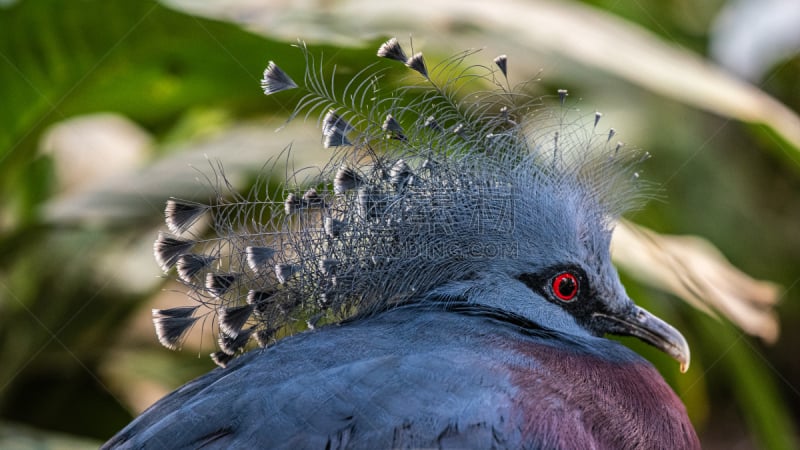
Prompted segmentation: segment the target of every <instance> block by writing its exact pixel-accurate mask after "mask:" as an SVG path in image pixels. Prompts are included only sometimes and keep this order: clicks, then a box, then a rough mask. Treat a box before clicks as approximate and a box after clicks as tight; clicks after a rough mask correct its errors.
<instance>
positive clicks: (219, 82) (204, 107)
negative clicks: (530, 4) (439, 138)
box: [0, 0, 800, 449]
mask: <svg viewBox="0 0 800 450" xmlns="http://www.w3.org/2000/svg"><path fill="white" fill-rule="evenodd" d="M586 3H591V4H593V5H595V6H598V7H601V8H604V9H607V10H609V11H611V12H612V13H614V14H617V15H619V16H620V17H624V18H626V19H628V20H631V21H635V22H638V23H640V24H642V25H643V26H645V27H652V28H653V30H654V31H655V33H657V34H661V35H662V36H664V37H665V38H669V40H670V41H674V42H678V43H680V44H682V45H684V46H686V47H688V48H691V49H693V50H694V51H696V52H698V53H703V52H704V51H705V47H706V45H707V40H708V34H707V33H708V32H707V30H708V27H709V23H710V20H711V18H713V16H714V15H715V13H716V12H717V11H718V9H719V7H720V6H721V5H722V4H723V2H721V1H709V2H700V3H698V4H695V3H694V2H686V1H684V2H669V3H664V2H659V1H655V0H652V1H639V2H632V3H631V4H628V3H624V2H615V1H599V0H598V1H591V2H586ZM689 10H691V13H688V12H687V11H689ZM653 17H658V24H659V26H653V25H654V24H655V21H654V20H653ZM665 24H668V25H667V26H665ZM0 36H2V39H0V92H1V93H2V94H1V95H0V98H2V104H3V107H2V108H0V124H2V133H0V255H2V258H0V359H1V360H2V362H1V363H0V420H2V421H3V422H22V423H25V424H27V425H30V426H33V427H37V428H40V429H45V430H53V431H60V432H65V433H70V434H73V435H79V436H85V437H90V438H94V439H98V440H103V439H105V438H108V437H109V436H110V435H111V434H113V433H114V432H115V431H117V430H118V429H120V428H121V427H122V426H124V424H125V423H127V421H129V420H130V419H131V412H130V410H129V407H130V405H128V404H127V403H126V402H125V400H124V399H125V397H124V396H123V395H121V394H120V390H119V389H120V387H119V386H120V385H123V386H124V384H125V382H126V381H129V380H132V379H134V378H136V377H139V378H148V379H155V380H158V382H159V383H161V384H163V385H167V386H169V387H175V386H177V385H179V384H181V382H183V381H186V380H188V379H190V378H191V377H193V376H196V375H198V374H200V373H202V372H204V371H206V370H208V369H209V368H210V367H211V363H210V362H209V361H207V359H206V358H205V357H203V358H201V359H197V357H196V356H197V355H196V354H192V353H191V352H188V353H186V352H184V353H175V354H172V353H166V351H165V350H164V351H162V350H153V349H154V348H155V346H156V345H157V342H156V340H155V337H154V336H152V335H150V334H145V335H144V337H143V338H141V339H140V340H137V339H134V340H132V341H130V342H124V343H123V344H124V345H123V347H125V348H126V350H128V353H124V355H125V357H124V358H123V359H113V358H114V357H117V356H118V352H119V348H120V342H119V340H120V336H126V337H127V336H130V335H128V334H124V333H125V330H126V329H127V328H129V326H130V323H131V322H132V321H134V320H135V319H133V316H134V315H137V314H139V315H141V314H143V313H144V314H145V315H146V314H147V311H146V308H145V310H144V312H143V310H142V306H143V305H147V304H148V302H149V301H150V299H151V298H152V297H153V296H154V295H155V294H156V293H157V292H158V291H159V287H160V285H159V283H152V284H151V285H146V286H144V287H143V288H142V289H132V288H130V286H126V285H125V283H123V282H122V281H123V280H124V279H125V278H127V277H129V276H131V274H129V273H126V272H125V271H124V270H123V269H119V270H118V271H115V270H114V267H113V266H112V267H111V268H110V269H109V267H107V266H108V255H109V254H113V253H116V254H122V255H125V254H126V252H130V251H132V249H133V248H136V247H137V246H141V243H142V242H151V241H152V239H153V238H154V229H155V227H156V226H157V225H158V223H159V222H160V220H161V208H162V205H163V201H164V199H166V197H168V196H169V195H170V194H171V193H170V192H164V193H163V196H160V197H157V198H139V197H140V196H137V193H136V192H132V193H131V198H130V199H128V201H129V203H126V204H124V205H122V206H123V207H126V208H129V209H131V210H135V211H136V213H135V214H131V215H130V216H129V217H132V219H131V218H129V219H128V220H125V221H122V222H121V221H107V222H100V223H94V222H81V221H64V222H59V221H53V220H49V219H48V218H47V217H46V215H45V214H44V213H43V211H44V208H45V206H46V205H47V204H48V203H50V202H52V201H54V199H56V198H57V196H58V195H59V194H60V192H59V191H58V188H57V186H58V184H57V180H55V179H54V176H55V170H54V167H53V166H54V161H53V159H52V158H51V157H50V156H48V155H46V154H43V153H42V152H41V151H40V145H41V144H40V142H41V139H42V136H43V133H44V132H45V130H47V129H48V127H49V126H51V125H53V124H54V123H58V122H60V121H63V120H65V119H68V118H70V117H74V116H77V115H83V114H89V113H95V112H105V111H112V112H115V113H118V114H121V115H123V116H125V117H127V118H129V119H131V120H132V121H134V122H135V123H136V124H138V125H139V126H141V127H142V128H143V129H144V130H146V131H147V132H149V133H150V134H151V135H152V136H154V138H155V143H156V144H155V145H154V147H153V149H152V150H151V153H150V154H148V155H147V157H148V161H149V162H150V163H155V162H158V161H159V160H162V159H163V158H165V157H166V156H168V155H169V153H170V152H171V151H173V149H175V148H176V144H180V143H184V144H185V143H186V142H187V141H188V142H191V141H192V139H196V138H197V137H198V136H204V135H205V134H208V133H212V131H209V130H224V129H226V128H227V127H229V126H231V125H233V124H236V123H240V122H242V121H252V120H260V116H264V115H270V114H273V115H276V116H280V117H286V116H287V115H288V113H289V112H290V110H291V109H290V108H289V109H287V108H286V107H285V106H284V105H285V104H291V103H292V101H296V100H297V98H296V97H292V96H291V94H288V93H287V95H285V96H284V97H282V98H279V99H278V100H275V99H271V98H270V99H265V98H264V97H263V96H261V95H259V90H258V80H259V78H260V76H261V72H262V71H263V69H264V67H265V66H266V63H267V60H268V59H273V60H276V61H280V64H281V66H282V68H283V69H285V70H286V71H287V72H288V73H290V74H300V73H302V70H303V66H304V62H303V61H302V58H300V53H299V52H298V51H297V50H296V49H293V48H291V46H290V44H292V42H283V41H281V40H272V39H268V38H264V37H260V36H257V35H255V34H252V33H249V32H247V31H244V30H243V29H241V28H240V27H238V26H237V25H234V24H230V23H224V22H220V21H214V20H208V19H204V18H200V17H196V16H191V15H188V14H185V13H181V12H177V11H175V10H172V9H169V8H167V7H165V6H163V5H161V4H159V3H156V2H152V1H88V0H84V1H76V2H59V1H55V0H42V1H20V2H17V3H11V4H10V5H6V6H0ZM378 42H380V39H377V40H375V41H374V42H372V43H370V44H369V45H365V46H364V47H359V48H341V47H333V46H329V47H325V48H318V47H315V51H318V52H324V53H325V54H326V56H329V55H335V58H334V57H333V56H331V58H332V59H335V62H336V64H337V66H338V73H339V74H340V76H346V75H347V74H348V73H350V74H352V73H353V71H355V70H358V68H360V67H363V66H364V65H366V64H367V63H368V62H371V61H373V58H374V49H375V48H376V47H377V43H378ZM456 50H458V49H457V48H453V49H452V51H456ZM798 79H800V65H799V64H797V60H794V61H791V62H789V63H787V64H785V65H783V66H781V68H780V70H779V69H777V68H776V69H775V71H774V76H770V77H769V78H768V82H767V83H765V86H766V88H767V89H768V90H769V91H770V92H771V93H772V94H773V95H775V96H777V97H778V98H779V99H782V100H783V101H784V103H786V104H788V105H789V106H794V107H795V108H797V106H798V104H800V101H799V100H798V92H800V91H798V90H797V86H798V85H797V81H796V80H798ZM338 85H339V86H340V87H341V86H343V85H344V83H339V84H338ZM602 89H603V90H604V92H603V95H604V96H608V95H609V92H608V90H614V89H616V90H617V91H618V92H617V94H618V95H621V96H626V97H629V98H631V102H630V103H631V104H635V105H636V108H637V111H636V114H640V116H641V118H640V123H642V124H644V125H643V126H644V127H645V129H643V130H640V132H639V133H638V134H637V136H644V137H645V141H644V142H636V144H637V145H638V146H640V147H643V148H646V149H647V150H649V151H650V153H652V154H654V155H655V156H656V158H655V162H654V163H653V164H650V165H648V166H647V169H648V170H647V173H646V174H645V176H646V177H647V178H649V179H651V180H653V181H654V182H655V183H657V184H658V185H659V186H660V188H659V189H660V192H659V193H660V194H663V195H664V196H666V198H667V200H666V201H654V202H651V203H650V204H649V205H648V206H647V207H646V208H644V210H642V211H640V212H638V213H636V214H635V215H634V216H633V219H634V220H635V221H636V222H638V223H641V224H644V225H647V226H649V227H651V228H653V229H654V230H657V231H660V232H667V233H692V234H698V235H701V236H704V237H706V238H708V239H709V240H711V241H712V242H714V243H715V244H716V245H717V246H719V247H720V248H721V249H722V250H723V252H724V253H725V254H726V256H728V257H729V258H730V259H731V260H732V262H733V263H734V264H735V265H737V266H738V267H740V268H742V269H743V270H745V271H746V272H747V273H749V274H752V275H754V276H756V277H758V278H765V279H770V280H775V281H777V282H779V283H781V284H782V285H783V286H785V288H786V291H785V295H784V296H783V298H782V299H781V304H780V306H779V313H780V315H781V321H782V332H783V335H782V337H781V340H780V341H779V342H778V343H777V345H775V346H772V347H764V346H762V344H760V343H759V342H757V341H755V340H753V339H752V338H750V337H747V336H743V335H742V333H741V332H740V331H738V330H737V329H735V328H734V327H732V326H731V325H730V324H728V323H725V322H724V321H717V320H714V319H710V318H708V317H706V316H704V315H703V314H702V313H699V312H697V311H695V310H692V309H691V308H689V307H688V306H686V305H680V304H677V303H676V302H675V301H673V300H674V299H668V298H664V295H663V294H660V293H658V292H655V291H653V290H651V289H649V288H647V287H644V286H637V285H636V284H635V283H633V282H628V283H626V285H627V286H630V287H629V292H630V293H631V295H632V296H633V297H634V298H636V299H637V300H638V299H641V300H642V303H644V304H645V306H646V307H648V308H649V309H651V310H653V312H654V313H656V314H657V315H659V316H661V317H664V318H665V319H666V320H667V321H668V322H671V323H673V324H675V325H676V326H677V327H678V328H680V329H681V330H683V331H685V334H686V336H687V338H688V340H689V342H690V343H691V344H692V348H693V352H694V361H693V366H694V368H693V369H692V371H690V372H689V373H688V374H687V375H679V374H677V368H675V367H674V363H672V362H671V361H667V360H666V359H665V357H664V356H663V355H661V354H659V353H658V352H655V351H653V350H652V349H650V348H648V347H646V346H643V345H641V344H640V343H638V342H633V341H630V340H625V342H626V343H627V344H629V345H631V346H632V347H634V348H635V349H636V350H637V351H639V352H640V353H642V354H644V355H645V356H646V357H648V358H649V359H650V360H651V361H654V362H655V363H656V364H657V365H658V366H659V368H660V369H661V371H662V373H664V375H665V377H666V378H667V379H668V381H670V383H671V384H672V385H673V386H674V387H675V389H676V391H677V392H679V394H680V395H681V396H682V397H683V398H684V400H685V402H686V404H687V407H688V408H689V411H690V414H691V415H692V417H693V419H695V421H696V424H697V427H698V430H699V431H700V434H701V436H702V438H703V440H704V444H705V445H706V446H707V447H709V448H714V447H718V448H726V447H728V446H732V445H740V446H744V447H751V446H752V447H761V448H774V449H781V448H787V449H788V448H796V446H797V445H798V437H797V433H798V427H797V423H798V421H800V420H799V419H800V361H799V360H798V358H797V357H796V349H795V348H794V345H795V344H796V343H797V342H800V326H798V325H800V303H798V301H799V300H800V298H799V297H800V295H798V294H797V288H796V286H795V283H797V282H798V281H800V278H798V275H800V274H799V273H798V270H797V268H798V267H800V232H798V224H800V196H799V195H798V193H800V171H798V167H797V166H796V164H795V163H793V162H792V161H796V156H791V157H786V156H785V154H786V153H789V152H792V153H794V152H796V151H797V149H790V148H787V145H786V144H785V143H784V142H782V141H780V140H779V139H778V138H776V136H774V135H773V134H771V133H770V132H767V131H764V129H763V128H762V127H761V126H756V125H748V124H742V123H738V122H732V121H730V120H728V119H724V118H720V117H717V116H712V115H710V114H707V113H703V112H700V111H697V110H694V109H691V108H688V107H686V106H684V105H681V104H680V103H678V102H675V101H673V100H670V99H665V98H662V97H659V96H656V95H654V94H652V93H649V92H646V91H643V90H641V89H636V88H631V87H630V86H629V85H626V84H625V83H623V82H620V81H609V82H604V83H602ZM573 90H579V91H580V92H581V96H582V97H585V98H591V96H592V90H591V87H587V88H581V87H580V86H577V87H576V89H571V90H570V92H573ZM665 124H667V126H665ZM284 143H285V142H284ZM265 145H266V144H265ZM269 145H274V144H273V143H269ZM235 150H236V149H231V151H235ZM262 162H263V161H254V162H253V164H254V168H258V167H260V165H261V163H262ZM136 170H139V168H136ZM146 245H149V244H146ZM152 264H153V266H155V262H153V263H152ZM101 269H102V270H101ZM130 350H135V352H134V353H131V352H130ZM132 354H135V355H138V356H131V355H132ZM109 361H124V362H126V363H125V364H121V363H115V370H111V371H108V370H103V369H102V367H103V366H104V364H109ZM109 374H112V375H113V376H116V377H118V379H117V380H116V381H115V380H112V379H110V378H109V377H111V376H112V375H109ZM119 380H122V381H119ZM15 430H16V428H13V427H12V428H4V429H3V432H2V434H0V446H3V444H4V443H6V444H8V443H9V442H16V441H12V440H10V439H13V438H14V437H17V438H19V437H20V436H23V435H25V436H27V434H25V433H24V432H19V433H17V432H16V431H15ZM9 436H11V437H9ZM26 442H27V441H26ZM44 446H46V447H53V448H54V447H56V446H57V444H52V443H50V442H48V443H47V444H45V445H44Z"/></svg>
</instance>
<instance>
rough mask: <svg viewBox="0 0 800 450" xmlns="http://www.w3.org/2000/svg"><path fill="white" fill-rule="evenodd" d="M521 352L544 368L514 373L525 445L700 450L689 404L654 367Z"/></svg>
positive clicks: (524, 348) (535, 349)
mask: <svg viewBox="0 0 800 450" xmlns="http://www.w3.org/2000/svg"><path fill="white" fill-rule="evenodd" d="M514 350H516V351H518V352H519V353H520V354H522V355H524V358H525V359H532V360H535V361H536V362H537V364H536V365H535V366H534V367H530V366H520V365H517V366H514V367H511V371H510V377H511V383H512V384H513V385H514V386H515V387H517V388H518V389H519V391H518V393H517V396H516V398H515V400H514V402H513V406H512V410H513V414H514V415H515V416H516V419H517V420H518V422H517V423H518V424H519V426H520V431H521V434H522V436H523V440H524V441H528V442H537V443H539V444H540V446H541V447H542V448H564V449H571V448H575V449H578V448H581V449H589V448H592V449H656V448H663V449H699V448H700V443H699V441H698V438H697V435H696V434H695V431H694V428H693V427H692V425H691V422H690V421H689V418H688V416H687V415H686V409H685V408H684V406H683V403H681V401H680V399H679V398H678V396H677V395H675V393H674V392H673V391H672V389H671V388H670V387H669V386H668V385H667V384H666V382H665V381H664V379H663V378H662V377H661V375H660V374H659V373H658V371H657V370H656V369H655V368H654V367H653V366H651V365H650V364H649V363H647V362H645V361H643V360H638V361H635V360H634V361H609V360H607V359H604V358H602V357H600V356H597V355H591V354H586V353H583V352H576V351H570V350H567V351H565V349H563V348H555V347H551V346H549V345H544V344H530V343H525V344H519V345H515V348H514Z"/></svg>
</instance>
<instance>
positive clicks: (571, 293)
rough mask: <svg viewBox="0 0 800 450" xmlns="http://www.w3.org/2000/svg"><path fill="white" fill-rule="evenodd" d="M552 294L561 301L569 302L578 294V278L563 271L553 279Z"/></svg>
mask: <svg viewBox="0 0 800 450" xmlns="http://www.w3.org/2000/svg"><path fill="white" fill-rule="evenodd" d="M553 294H555V296H556V298H558V299H559V300H561V301H563V302H571V301H572V300H574V299H575V297H576V296H577V295H578V278H576V277H575V275H573V274H571V273H569V272H564V273H562V274H561V275H558V276H557V277H555V278H554V279H553Z"/></svg>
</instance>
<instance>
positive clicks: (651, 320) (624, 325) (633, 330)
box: [593, 305, 691, 373]
mask: <svg viewBox="0 0 800 450" xmlns="http://www.w3.org/2000/svg"><path fill="white" fill-rule="evenodd" d="M593 318H594V319H596V320H598V321H600V322H602V323H603V329H604V330H605V331H606V332H607V333H610V334H617V335H621V336H634V337H637V338H639V339H641V340H643V341H644V342H647V343H648V344H650V345H652V346H653V347H655V348H657V349H659V350H661V351H662V352H664V353H666V354H668V355H669V356H671V357H673V358H674V359H675V360H676V361H678V363H680V369H681V373H685V372H686V371H687V370H689V361H690V359H691V354H690V352H689V344H688V343H687V342H686V339H685V338H684V337H683V335H682V334H681V333H680V332H679V331H678V330H676V329H675V328H673V327H672V326H671V325H669V324H668V323H666V322H664V321H663V320H661V319H659V318H658V317H656V316H654V315H652V314H650V313H649V312H648V311H647V310H645V309H643V308H640V307H638V306H636V305H634V306H633V308H631V309H630V310H628V311H626V313H625V314H620V315H610V314H605V313H594V314H593Z"/></svg>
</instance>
